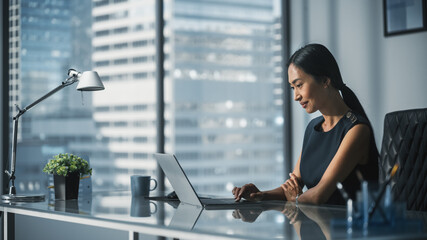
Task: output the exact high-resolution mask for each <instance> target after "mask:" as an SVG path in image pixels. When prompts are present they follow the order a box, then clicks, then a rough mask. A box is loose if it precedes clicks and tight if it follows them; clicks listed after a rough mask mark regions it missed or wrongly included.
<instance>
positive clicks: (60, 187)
mask: <svg viewBox="0 0 427 240" xmlns="http://www.w3.org/2000/svg"><path fill="white" fill-rule="evenodd" d="M79 184H80V173H78V172H73V173H70V174H68V176H66V177H64V176H60V175H56V174H54V175H53V185H54V186H55V199H57V200H70V199H78V198H79Z"/></svg>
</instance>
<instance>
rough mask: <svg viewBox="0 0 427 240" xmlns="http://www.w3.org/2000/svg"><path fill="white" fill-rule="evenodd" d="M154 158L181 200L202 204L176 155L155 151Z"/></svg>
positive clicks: (197, 204) (192, 203)
mask: <svg viewBox="0 0 427 240" xmlns="http://www.w3.org/2000/svg"><path fill="white" fill-rule="evenodd" d="M154 158H155V159H156V160H157V162H158V163H159V165H160V167H161V168H162V169H163V172H164V173H165V175H166V177H167V178H168V180H169V182H170V184H171V185H172V187H173V189H174V190H175V193H176V195H177V196H178V198H179V200H180V201H181V202H184V203H187V204H191V205H195V206H202V203H201V202H200V199H199V197H198V196H197V194H196V191H195V190H194V188H193V186H192V185H191V183H190V181H189V180H188V178H187V175H185V172H184V170H183V169H182V167H181V165H180V164H179V162H178V160H177V159H176V157H175V155H172V154H162V153H155V154H154Z"/></svg>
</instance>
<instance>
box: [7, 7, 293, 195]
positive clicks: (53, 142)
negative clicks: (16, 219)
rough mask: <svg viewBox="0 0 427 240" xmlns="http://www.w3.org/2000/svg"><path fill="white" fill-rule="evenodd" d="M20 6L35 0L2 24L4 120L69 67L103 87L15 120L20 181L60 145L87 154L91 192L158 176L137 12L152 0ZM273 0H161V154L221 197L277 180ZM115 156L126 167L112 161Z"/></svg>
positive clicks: (147, 55) (146, 25)
mask: <svg viewBox="0 0 427 240" xmlns="http://www.w3.org/2000/svg"><path fill="white" fill-rule="evenodd" d="M21 2H22V3H26V2H28V3H31V4H15V3H11V6H10V7H11V9H16V11H11V12H10V14H11V16H10V21H9V29H8V30H7V32H9V31H11V34H10V38H11V39H10V45H9V47H10V52H11V54H10V56H9V60H10V65H9V72H10V75H11V77H10V90H9V92H10V102H9V107H10V115H11V116H12V115H15V114H16V108H15V107H14V104H18V105H19V106H20V107H25V106H27V105H28V104H30V103H32V102H33V101H35V100H36V99H38V98H40V97H41V96H43V95H44V94H45V93H47V92H48V91H50V90H51V89H52V88H53V87H55V86H57V85H59V84H61V81H62V80H63V79H64V77H66V74H67V70H68V68H75V69H77V70H79V71H84V70H89V69H93V70H95V71H97V72H98V73H99V75H100V77H101V79H102V80H103V81H104V84H105V85H106V89H105V91H103V92H93V93H91V92H89V93H84V94H83V95H82V94H81V93H79V92H76V91H75V90H74V88H75V87H69V88H67V89H66V90H62V91H59V92H57V93H56V94H55V95H53V96H52V97H51V98H49V99H47V100H46V101H44V102H42V103H40V104H39V105H37V106H36V108H35V109H34V110H33V111H30V112H27V113H26V114H25V115H23V116H22V118H21V123H20V131H19V139H18V159H17V164H18V165H19V166H17V169H18V172H17V179H16V181H17V184H16V185H17V186H18V187H19V186H21V185H22V186H27V185H28V184H29V183H30V182H35V181H38V182H40V181H44V180H43V179H40V175H42V174H41V168H42V166H43V165H44V164H40V162H39V161H29V159H31V158H33V157H34V156H37V158H38V159H42V160H41V161H47V160H48V159H49V158H51V157H52V156H53V155H56V154H58V153H60V152H71V153H75V154H77V155H82V157H84V158H87V159H88V160H89V161H90V163H91V164H92V166H93V167H94V171H95V172H96V175H95V176H93V191H104V190H111V189H114V190H119V189H128V187H129V186H128V185H126V184H125V183H127V182H129V176H130V175H131V174H133V173H135V172H141V173H144V174H147V175H153V176H155V175H156V169H153V167H151V168H150V167H147V166H155V164H154V159H153V156H152V154H153V153H155V152H156V146H155V143H156V136H155V134H156V132H155V128H156V124H157V121H156V96H155V81H156V80H155V76H156V66H155V60H156V56H155V31H154V29H155V26H156V25H155V23H154V22H153V18H151V15H144V14H148V13H149V14H152V12H153V9H154V5H155V0H144V1H125V0H97V1H93V5H92V1H79V3H80V4H84V5H85V6H82V7H80V8H79V9H80V10H79V11H77V10H75V8H73V6H74V5H75V1H74V0H45V1H39V2H34V1H29V0H28V1H27V0H21ZM58 2H59V3H61V4H58ZM124 2H126V3H124ZM276 2H279V1H273V0H263V1H254V2H251V4H248V3H247V1H242V0H229V1H219V0H218V1H215V0H212V1H186V0H172V1H170V2H169V1H166V4H169V3H171V4H170V5H168V6H166V7H165V11H168V12H166V14H165V15H167V16H170V19H168V22H167V24H165V31H164V33H165V48H164V49H165V64H164V66H165V79H164V83H165V87H166V89H168V91H166V93H167V94H169V95H167V96H165V99H166V100H165V106H166V107H165V116H166V119H165V128H166V131H165V132H166V149H169V150H170V151H171V152H173V153H175V154H176V155H177V157H178V159H180V160H181V161H182V163H183V167H184V170H185V171H187V174H188V177H189V178H190V180H191V181H192V182H193V183H194V185H195V187H196V188H197V189H201V190H215V192H216V193H220V194H225V193H229V191H230V190H231V189H230V187H231V186H233V185H241V184H244V183H246V182H247V181H252V182H259V183H260V185H259V187H260V188H270V187H274V186H277V185H278V184H280V183H282V181H283V180H284V178H285V177H284V172H283V167H284V159H283V151H282V129H283V128H282V124H283V119H282V121H280V118H281V116H282V115H283V114H282V112H281V111H282V106H281V104H282V103H281V101H279V100H280V96H281V95H280V94H281V93H282V92H283V91H281V85H280V84H278V83H281V81H282V80H281V66H283V63H282V62H281V57H280V49H281V38H280V34H281V30H280V16H279V15H277V12H279V11H277V9H278V8H279V6H276V5H275V3H276ZM92 7H93V8H95V9H96V11H92ZM44 9H51V10H50V11H44ZM81 9H84V11H81ZM136 10H138V11H136ZM56 13H61V16H62V15H63V16H62V17H58V14H56ZM147 16H149V17H147ZM52 19H55V21H56V22H55V24H52V23H51V20H52ZM73 19H81V20H82V21H75V20H73ZM19 23H21V26H20V28H17V26H19ZM71 33H72V34H71ZM278 119H279V120H278ZM76 122H79V126H84V127H83V128H77V127H76ZM58 126H61V127H62V128H64V129H69V130H67V134H65V133H64V134H62V132H61V129H58V128H57V127H58ZM105 161H108V164H106V163H105ZM123 161H124V162H126V163H131V164H130V165H129V167H128V168H127V167H124V166H126V165H124V164H115V163H119V162H120V163H123ZM132 164H134V165H132ZM118 166H120V167H118ZM218 175H220V176H221V177H220V178H218V177H217V176H218ZM202 180H203V181H202ZM39 185H40V186H45V185H46V184H43V183H42V184H39ZM23 190H26V191H29V190H28V188H22V189H18V191H23ZM35 190H37V189H35ZM39 190H41V189H39Z"/></svg>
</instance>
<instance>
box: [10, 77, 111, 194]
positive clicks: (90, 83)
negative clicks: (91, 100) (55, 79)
mask: <svg viewBox="0 0 427 240" xmlns="http://www.w3.org/2000/svg"><path fill="white" fill-rule="evenodd" d="M75 82H79V83H78V85H77V88H76V89H77V90H79V91H99V90H104V85H103V84H102V82H101V79H100V78H99V76H98V73H97V72H94V71H86V72H83V73H80V72H77V71H76V70H74V69H69V70H68V78H67V79H66V80H65V81H63V82H62V84H61V85H59V86H58V87H56V88H55V89H53V90H51V91H50V92H48V93H47V94H46V95H44V96H43V97H41V98H39V99H38V100H36V101H35V102H33V103H31V104H30V105H28V106H27V107H25V108H23V109H20V108H19V107H18V106H17V105H16V108H17V109H18V113H17V114H16V116H15V117H14V118H13V141H12V157H11V163H10V171H8V170H5V173H6V174H7V175H8V176H9V185H10V187H9V194H4V195H2V200H4V201H9V202H13V201H16V202H36V201H43V200H44V197H45V196H44V195H43V194H42V195H31V196H29V195H17V194H16V188H15V178H16V177H15V166H16V146H17V142H18V120H19V117H21V116H22V115H23V114H24V113H25V112H26V111H28V110H30V109H31V108H32V107H34V106H35V105H37V104H38V103H40V102H41V101H43V100H45V99H46V98H48V97H50V96H52V95H53V94H55V93H56V92H58V91H59V90H61V89H63V88H65V87H67V86H69V85H72V84H73V83H75Z"/></svg>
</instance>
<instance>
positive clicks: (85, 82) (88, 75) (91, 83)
mask: <svg viewBox="0 0 427 240" xmlns="http://www.w3.org/2000/svg"><path fill="white" fill-rule="evenodd" d="M78 78H79V83H78V85H77V88H76V89H77V90H79V91H99V90H104V89H105V87H104V84H102V82H101V78H100V77H99V75H98V73H97V72H95V71H86V72H83V73H82V74H81V75H79V76H78Z"/></svg>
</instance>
